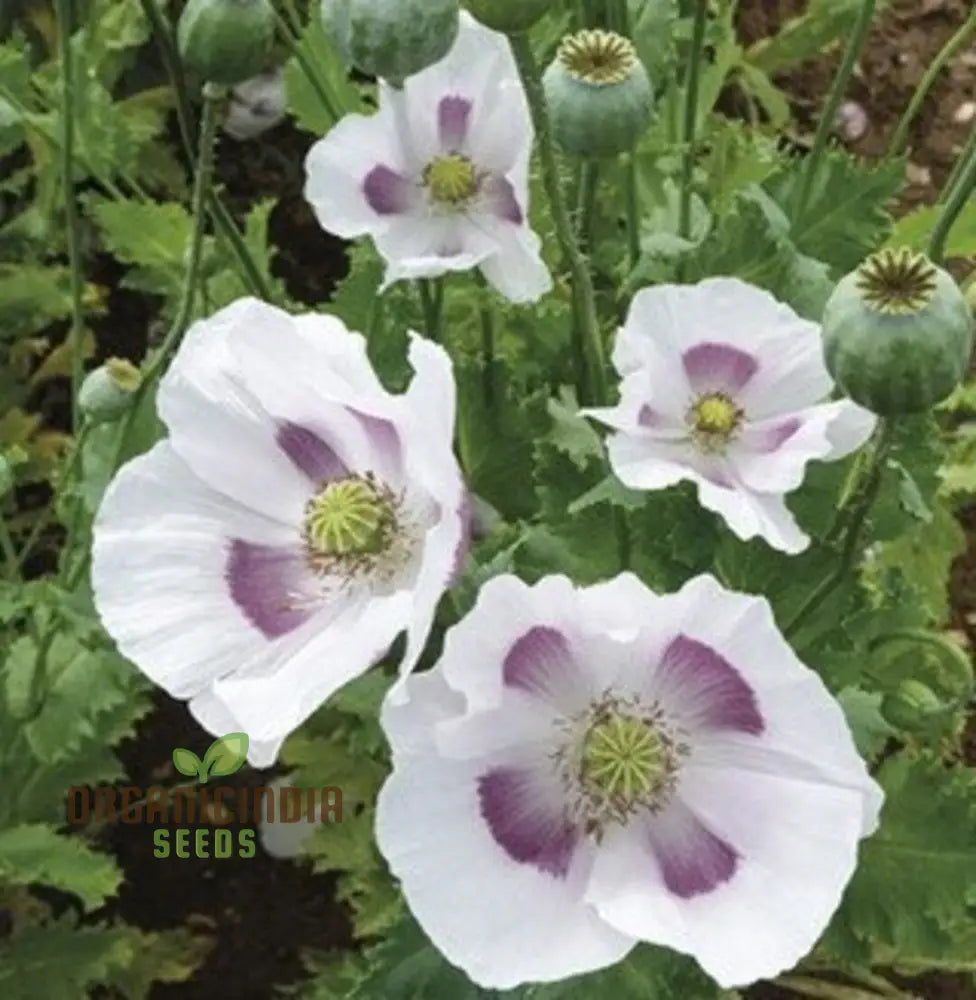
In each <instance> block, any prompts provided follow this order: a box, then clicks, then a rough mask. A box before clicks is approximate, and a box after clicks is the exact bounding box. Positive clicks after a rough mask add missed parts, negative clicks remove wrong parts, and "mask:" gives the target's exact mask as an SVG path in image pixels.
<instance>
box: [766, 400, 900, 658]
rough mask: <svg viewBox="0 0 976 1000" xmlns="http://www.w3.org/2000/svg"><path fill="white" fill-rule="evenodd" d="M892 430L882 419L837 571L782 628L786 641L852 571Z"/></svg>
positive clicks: (846, 531)
mask: <svg viewBox="0 0 976 1000" xmlns="http://www.w3.org/2000/svg"><path fill="white" fill-rule="evenodd" d="M892 429H893V425H892V423H891V421H890V420H885V419H882V420H880V421H879V423H878V428H877V431H876V432H875V444H874V450H873V451H872V453H871V461H870V463H868V465H867V466H866V468H865V469H864V471H863V473H862V479H861V484H860V487H859V489H858V491H857V493H856V495H855V498H854V500H853V501H852V503H851V507H850V517H849V520H848V521H847V525H846V527H845V529H844V532H843V539H844V540H843V544H842V548H841V554H840V558H839V560H838V562H837V567H836V569H835V570H834V571H833V573H831V574H830V575H829V576H828V577H826V578H825V579H824V580H822V581H821V582H820V584H819V585H818V586H817V587H815V588H814V590H813V591H812V593H811V594H810V595H809V596H808V597H807V599H806V600H805V601H804V602H803V604H802V605H801V606H800V608H799V609H798V610H797V611H796V613H795V614H794V615H793V617H792V618H791V619H790V620H789V622H787V623H786V625H784V626H783V629H782V631H783V634H784V635H785V636H787V638H789V636H791V635H793V634H795V632H796V630H797V629H798V628H799V627H800V625H801V624H802V623H803V622H804V621H806V619H807V618H808V617H809V616H810V615H811V614H812V613H813V612H814V611H816V610H817V608H819V607H820V605H821V604H822V603H823V602H824V601H825V600H826V599H827V598H828V597H829V596H830V595H831V594H832V593H833V591H834V590H835V589H836V588H837V587H838V586H839V585H840V584H841V583H842V582H843V581H844V579H845V578H846V577H847V575H848V574H849V573H850V572H851V570H852V569H853V566H854V558H855V556H856V555H857V549H858V545H859V543H860V541H861V534H862V532H863V530H864V525H865V522H866V521H867V516H868V514H869V513H870V511H871V507H872V505H873V504H874V501H875V500H876V499H877V496H878V490H879V489H880V488H881V476H882V473H883V472H884V466H885V461H886V459H887V457H888V452H889V451H890V449H891V442H892Z"/></svg>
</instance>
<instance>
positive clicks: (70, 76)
mask: <svg viewBox="0 0 976 1000" xmlns="http://www.w3.org/2000/svg"><path fill="white" fill-rule="evenodd" d="M55 14H56V16H57V22H58V51H59V54H60V57H61V58H60V68H61V123H62V141H61V181H62V184H63V185H64V216H65V223H66V230H67V241H68V263H69V266H70V269H71V327H70V329H69V331H68V343H69V344H70V346H71V414H72V426H73V427H74V428H75V430H77V429H78V427H79V426H80V424H81V412H80V410H79V408H78V391H79V389H80V388H81V380H82V376H83V371H82V367H83V364H84V357H83V351H84V336H85V326H84V313H83V306H82V300H83V297H84V288H85V279H84V275H83V274H82V270H81V217H80V216H79V214H78V202H77V200H76V199H75V185H74V156H75V151H74V150H75V81H74V58H73V54H72V51H71V23H72V15H73V14H74V2H73V0H56V3H55Z"/></svg>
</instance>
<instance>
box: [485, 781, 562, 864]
mask: <svg viewBox="0 0 976 1000" xmlns="http://www.w3.org/2000/svg"><path fill="white" fill-rule="evenodd" d="M539 792H540V789H539V782H538V781H536V780H533V777H532V775H531V774H530V773H529V772H528V771H523V770H519V769H517V768H513V767H509V768H497V769H495V770H493V771H489V772H488V773H487V774H484V775H482V776H481V777H480V778H479V779H478V799H479V801H480V803H481V815H482V817H483V818H484V820H485V822H486V823H487V824H488V829H489V830H490V831H491V835H492V837H494V839H495V841H496V843H498V845H499V846H500V847H502V848H503V850H504V851H505V852H506V853H507V854H508V856H509V857H510V858H512V859H513V860H515V861H518V862H521V863H522V864H530V865H535V867H536V868H538V869H539V870H540V871H544V872H547V873H548V874H549V875H554V876H556V877H557V878H565V876H566V873H567V872H568V871H569V867H570V865H571V864H572V860H573V854H574V852H575V850H576V845H577V844H578V843H579V831H578V830H577V829H576V828H575V827H574V826H573V825H572V824H571V823H570V822H569V820H568V819H567V818H566V816H565V815H564V814H563V811H562V810H561V809H560V808H558V807H555V806H553V805H551V804H547V803H546V796H545V795H540V794H539Z"/></svg>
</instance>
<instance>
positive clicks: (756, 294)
mask: <svg viewBox="0 0 976 1000" xmlns="http://www.w3.org/2000/svg"><path fill="white" fill-rule="evenodd" d="M613 362H614V365H615V366H616V368H617V370H618V372H619V373H620V375H621V376H622V381H621V385H620V402H619V404H618V405H617V406H615V407H611V408H607V409H596V410H588V411H586V412H587V413H588V414H589V415H590V416H592V417H595V418H596V419H597V420H599V421H601V422H602V423H604V424H607V425H608V426H610V427H612V428H615V430H616V433H615V434H612V435H611V436H610V438H609V441H608V450H609V454H610V464H611V466H612V467H613V471H614V472H615V473H616V475H617V477H618V478H619V479H620V481H621V482H622V483H624V484H625V485H626V486H630V487H632V488H633V489H645V490H659V489H663V488H664V487H667V486H671V485H673V484H674V483H677V482H678V481H679V480H682V479H688V480H691V481H692V482H694V483H696V484H697V486H698V499H699V501H700V503H701V504H702V506H703V507H707V508H708V509H709V510H713V511H715V512H716V513H717V514H720V515H721V516H722V517H723V518H724V519H725V521H726V523H727V524H728V526H729V528H731V529H732V531H733V532H735V534H736V535H738V536H739V537H740V538H743V539H748V538H754V537H755V536H757V535H759V536H761V537H762V538H765V540H766V541H767V542H768V543H769V544H770V545H772V546H773V547H774V548H777V549H780V550H782V551H783V552H790V553H795V552H801V551H802V550H803V549H805V548H806V546H807V545H808V544H809V541H810V539H809V538H808V537H807V535H805V534H804V533H803V532H802V531H801V530H800V528H799V526H798V525H797V523H796V521H795V520H794V518H793V515H792V514H791V513H790V511H789V509H788V508H787V506H786V503H785V502H784V499H783V497H784V494H786V493H789V492H790V491H791V490H795V489H796V488H797V487H798V486H799V485H800V484H801V483H802V482H803V477H804V474H805V471H806V465H807V462H808V461H810V460H811V459H820V460H822V461H830V460H832V459H838V458H842V457H843V456H845V455H847V454H849V453H850V452H852V451H854V450H855V449H857V448H858V447H860V446H861V445H862V444H863V443H864V442H865V441H866V440H867V438H868V437H869V436H870V434H871V431H872V430H873V428H874V425H875V420H876V418H875V417H874V415H873V414H871V413H869V412H868V411H867V410H865V409H862V408H861V407H859V406H858V405H857V404H855V403H852V402H851V401H850V400H840V401H838V402H824V400H825V399H827V397H828V396H829V395H830V392H831V390H832V388H833V382H832V380H831V378H830V375H829V374H828V373H827V369H826V367H825V365H824V361H823V354H822V348H821V335H820V327H819V326H818V325H817V324H816V323H811V322H808V321H807V320H804V319H801V318H800V317H799V316H797V315H796V313H794V312H793V310H792V309H790V308H789V306H786V305H784V304H783V303H781V302H778V301H777V300H776V299H774V298H773V296H772V295H770V294H769V293H768V292H765V291H763V290H762V289H759V288H755V287H754V286H752V285H748V284H746V283H745V282H744V281H740V280H738V279H737V278H709V279H707V280H705V281H702V282H700V283H699V284H697V285H659V286H657V287H654V288H645V289H642V290H641V291H639V292H638V293H637V295H636V296H635V297H634V300H633V302H632V303H631V307H630V313H629V314H628V316H627V322H626V323H625V325H624V326H623V327H622V328H621V330H620V331H619V332H618V334H617V341H616V345H615V348H614V354H613Z"/></svg>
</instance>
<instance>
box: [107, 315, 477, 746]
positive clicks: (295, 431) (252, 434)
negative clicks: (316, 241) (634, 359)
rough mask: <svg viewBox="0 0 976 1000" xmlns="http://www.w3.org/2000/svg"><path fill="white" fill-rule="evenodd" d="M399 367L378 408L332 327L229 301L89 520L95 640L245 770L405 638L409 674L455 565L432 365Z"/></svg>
mask: <svg viewBox="0 0 976 1000" xmlns="http://www.w3.org/2000/svg"><path fill="white" fill-rule="evenodd" d="M410 362H411V364H412V365H413V368H414V372H415V374H414V379H413V382H412V383H411V385H410V387H409V389H408V390H407V392H406V393H404V394H403V395H393V394H390V393H389V392H387V391H386V390H385V389H384V388H383V386H382V385H381V383H380V382H379V380H378V379H377V377H376V375H375V373H374V372H373V370H372V368H371V367H370V364H369V361H368V359H367V356H366V346H365V341H364V339H363V338H362V337H361V336H360V335H359V334H354V333H350V332H349V331H348V330H346V328H345V327H344V326H343V325H342V323H341V322H340V321H339V320H337V319H335V318H333V317H329V316H322V315H307V316H297V317H293V316H290V315H288V314H287V313H285V312H282V311H281V310H279V309H276V308H274V307H272V306H270V305H266V304H265V303H262V302H259V301H257V300H255V299H241V300H239V301H237V302H235V303H233V304H232V305H230V306H228V307H227V308H226V309H222V310H221V311H220V312H218V313H217V314H216V315H214V316H212V317H211V318H210V319H207V320H204V321H202V322H199V323H197V324H195V325H194V326H193V327H192V328H191V329H190V331H189V332H188V334H187V335H186V338H185V340H184V341H183V344H182V345H181V347H180V349H179V352H178V353H177V355H176V358H175V359H174V361H173V364H172V365H171V367H170V369H169V371H168V372H167V374H166V375H165V377H164V378H163V380H162V383H161V384H160V388H159V393H158V407H159V414H160V417H161V418H162V420H163V421H164V423H165V424H166V426H167V427H168V428H169V435H170V436H169V438H168V439H166V440H164V441H162V442H160V443H159V444H157V445H156V446H155V447H154V448H152V449H151V450H150V451H149V452H148V453H147V454H145V455H142V456H140V457H139V458H136V459H134V460H133V461H132V462H130V463H128V464H127V465H126V466H125V467H123V469H122V470H121V471H120V472H119V473H118V475H117V476H116V478H115V480H114V481H113V482H112V484H111V485H110V487H109V489H108V491H107V492H106V494H105V498H104V500H103V502H102V505H101V508H100V510H99V512H98V517H97V519H96V524H95V537H94V546H93V566H92V581H93V587H94V593H95V602H96V606H97V608H98V611H99V613H100V615H101V617H102V621H103V622H104V624H105V627H106V628H107V630H108V632H109V633H110V634H111V635H112V637H113V638H114V639H115V641H116V643H117V644H118V647H119V649H120V651H121V652H122V653H123V654H124V655H125V656H127V657H128V658H129V659H130V660H132V661H133V663H135V664H136V665H137V666H138V667H140V668H141V669H142V670H143V671H144V672H145V673H146V674H148V676H149V677H150V678H151V679H152V680H153V681H154V682H155V683H156V684H159V685H160V686H161V687H163V688H165V689H166V690H167V691H168V692H169V693H170V694H171V695H172V696H173V697H175V698H182V699H189V702H190V710H191V711H192V713H193V714H194V716H196V718H197V719H198V720H199V721H200V723H201V724H202V725H203V726H204V727H205V728H206V729H208V730H209V731H210V732H212V733H216V734H221V733H227V732H236V731H243V732H246V733H247V734H248V736H249V737H250V749H249V754H248V756H249V759H250V761H251V762H252V763H253V764H254V765H256V766H265V765H268V764H270V763H272V762H273V761H274V759H275V757H276V755H277V751H278V748H279V747H280V745H281V743H282V741H283V740H284V738H285V737H286V736H287V735H288V734H289V733H290V732H291V731H292V730H294V729H295V728H296V727H297V726H298V725H299V724H300V723H302V722H303V721H304V720H305V719H306V718H307V717H308V716H309V715H310V714H311V713H312V712H313V711H314V710H315V709H316V708H317V707H318V706H319V705H320V704H322V702H324V701H325V700H326V699H327V698H328V697H329V696H330V695H331V694H332V693H333V692H335V691H336V690H337V689H338V688H340V687H341V686H342V685H343V684H345V683H346V682H347V681H349V680H351V679H352V678H353V677H355V676H357V675H358V674H361V673H363V672H364V671H365V670H366V669H367V668H368V667H370V666H371V665H372V664H374V663H375V662H376V661H377V660H378V659H379V658H380V657H382V656H383V655H384V654H385V653H386V652H387V650H388V648H389V646H390V644H391V643H392V642H393V640H394V638H395V637H396V636H397V634H398V633H399V632H400V631H402V630H404V629H406V630H407V649H406V653H405V654H404V660H403V669H404V670H408V669H410V668H411V667H412V666H413V665H414V663H415V662H416V659H417V657H418V655H419V653H420V650H421V648H422V646H423V643H424V641H425V639H426V636H427V634H428V631H429V629H430V625H431V622H432V619H433V615H434V610H435V607H436V604H437V602H438V600H439V598H440V596H441V594H442V592H443V591H444V589H445V587H446V586H447V585H448V582H449V578H450V577H451V575H452V573H453V571H454V569H455V567H456V564H457V561H458V559H459V557H460V555H461V553H462V552H463V551H464V545H465V542H466V534H465V520H466V516H467V515H466V507H467V504H466V496H465V490H464V487H463V484H462V481H461V475H460V472H459V469H458V466H457V462H456V460H455V458H454V455H453V452H452V450H451V441H452V433H453V427H454V405H455V398H454V382H453V376H452V371H451V364H450V361H449V359H448V357H447V354H446V353H445V352H444V351H443V350H442V349H441V348H439V347H437V346H436V345H434V344H431V343H429V342H427V341H424V340H422V339H420V338H416V337H414V338H413V340H412V343H411V347H410Z"/></svg>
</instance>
